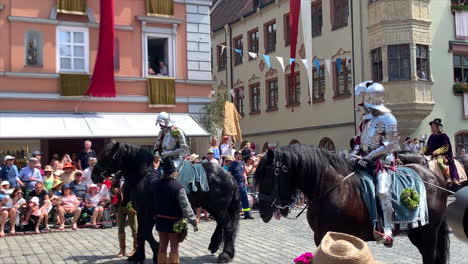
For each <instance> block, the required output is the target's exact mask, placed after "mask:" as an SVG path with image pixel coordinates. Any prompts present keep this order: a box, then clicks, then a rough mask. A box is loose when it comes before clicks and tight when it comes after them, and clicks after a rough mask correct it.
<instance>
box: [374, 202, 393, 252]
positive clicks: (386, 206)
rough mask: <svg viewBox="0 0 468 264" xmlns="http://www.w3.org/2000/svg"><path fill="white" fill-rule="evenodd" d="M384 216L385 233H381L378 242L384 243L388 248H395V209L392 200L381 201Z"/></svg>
mask: <svg viewBox="0 0 468 264" xmlns="http://www.w3.org/2000/svg"><path fill="white" fill-rule="evenodd" d="M380 203H381V206H382V214H383V222H384V223H383V233H379V235H380V239H379V240H378V241H377V242H380V243H383V244H384V245H385V246H386V247H392V246H393V233H392V222H393V207H392V200H391V199H384V200H382V199H381V200H380Z"/></svg>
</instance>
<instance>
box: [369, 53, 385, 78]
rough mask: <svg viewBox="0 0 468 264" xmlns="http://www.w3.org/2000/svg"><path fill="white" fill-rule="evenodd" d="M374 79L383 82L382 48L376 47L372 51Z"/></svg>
mask: <svg viewBox="0 0 468 264" xmlns="http://www.w3.org/2000/svg"><path fill="white" fill-rule="evenodd" d="M371 64H372V80H373V81H374V82H381V81H382V79H383V70H382V49H381V48H376V49H373V50H372V51H371Z"/></svg>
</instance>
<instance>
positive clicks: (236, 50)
mask: <svg viewBox="0 0 468 264" xmlns="http://www.w3.org/2000/svg"><path fill="white" fill-rule="evenodd" d="M234 51H235V52H236V53H239V55H241V56H242V50H240V49H234Z"/></svg>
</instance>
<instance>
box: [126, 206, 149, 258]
mask: <svg viewBox="0 0 468 264" xmlns="http://www.w3.org/2000/svg"><path fill="white" fill-rule="evenodd" d="M143 219H144V214H143V212H142V211H141V210H138V211H137V222H138V228H137V249H136V251H135V253H134V254H133V255H132V256H131V257H129V258H128V261H130V262H140V261H144V260H145V235H144V230H143V227H144V226H145V223H144V221H143Z"/></svg>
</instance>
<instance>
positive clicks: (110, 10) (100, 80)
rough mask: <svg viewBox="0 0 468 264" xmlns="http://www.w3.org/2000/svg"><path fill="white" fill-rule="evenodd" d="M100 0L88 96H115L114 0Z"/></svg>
mask: <svg viewBox="0 0 468 264" xmlns="http://www.w3.org/2000/svg"><path fill="white" fill-rule="evenodd" d="M100 1H101V21H100V24H101V25H100V29H99V30H100V31H99V48H98V53H97V58H96V64H95V66H94V73H93V77H92V79H91V84H90V86H89V89H88V93H87V94H88V95H89V96H95V97H115V96H116V92H115V79H114V49H115V47H114V45H115V41H114V37H115V29H114V0H100Z"/></svg>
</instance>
